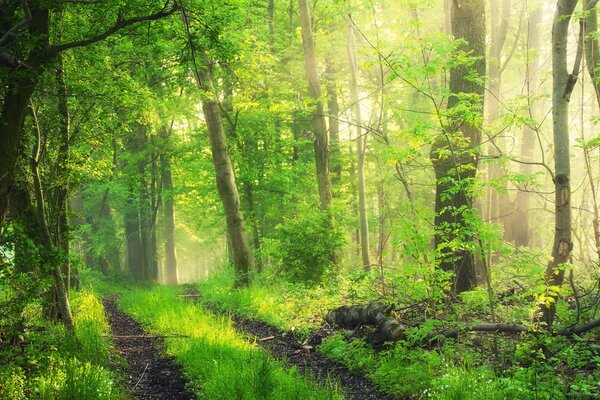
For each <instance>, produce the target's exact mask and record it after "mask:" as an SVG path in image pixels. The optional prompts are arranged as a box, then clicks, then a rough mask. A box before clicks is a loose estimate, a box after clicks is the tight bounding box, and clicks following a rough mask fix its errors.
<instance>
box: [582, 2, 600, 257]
mask: <svg viewBox="0 0 600 400" xmlns="http://www.w3.org/2000/svg"><path fill="white" fill-rule="evenodd" d="M594 4H595V1H594V0H585V3H584V10H585V11H586V12H587V13H588V14H587V18H585V20H584V21H583V23H584V27H585V31H584V35H585V50H584V51H585V60H586V65H587V70H588V74H589V75H590V78H591V81H592V85H593V87H594V92H595V93H596V104H597V105H598V106H599V107H600V80H599V79H598V74H597V73H596V68H598V63H599V61H600V54H599V52H600V48H599V46H598V36H597V35H598V11H597V9H596V6H595V5H594ZM592 5H594V7H592ZM583 153H584V160H585V171H586V175H587V177H588V182H589V184H590V189H591V192H592V196H591V197H592V206H593V212H594V220H593V221H592V226H593V229H594V245H595V246H596V254H597V256H598V259H600V211H599V209H598V197H597V194H596V184H595V182H594V178H593V174H592V165H591V159H590V150H589V149H587V148H586V147H585V146H584V149H583ZM582 251H583V249H582Z"/></svg>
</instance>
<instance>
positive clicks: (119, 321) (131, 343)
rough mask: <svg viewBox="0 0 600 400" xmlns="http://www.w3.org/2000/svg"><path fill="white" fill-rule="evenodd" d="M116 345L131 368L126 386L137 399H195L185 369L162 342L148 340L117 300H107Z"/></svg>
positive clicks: (109, 320)
mask: <svg viewBox="0 0 600 400" xmlns="http://www.w3.org/2000/svg"><path fill="white" fill-rule="evenodd" d="M104 308H105V309H106V313H107V315H108V322H109V324H110V327H111V330H112V334H113V341H114V343H115V345H116V346H117V348H118V349H119V351H120V352H121V353H122V355H123V357H124V358H125V360H127V363H128V364H129V370H128V371H126V372H127V379H126V382H125V385H126V388H127V391H128V392H129V394H131V396H132V397H133V398H134V399H144V400H146V399H148V400H150V399H152V400H155V399H164V400H167V399H168V400H189V399H195V397H194V395H193V394H190V393H189V392H188V391H186V389H185V380H184V378H183V373H182V371H181V368H180V367H178V366H177V365H176V364H174V362H173V360H172V359H170V358H168V357H166V356H165V355H164V353H163V351H162V349H163V346H162V339H160V338H157V337H148V334H147V333H146V332H145V331H144V329H143V328H142V326H141V325H140V324H139V323H137V322H136V321H135V320H134V319H133V318H131V317H130V316H128V315H127V314H125V313H123V312H122V311H121V310H119V308H118V307H117V303H116V298H115V297H108V298H106V299H104Z"/></svg>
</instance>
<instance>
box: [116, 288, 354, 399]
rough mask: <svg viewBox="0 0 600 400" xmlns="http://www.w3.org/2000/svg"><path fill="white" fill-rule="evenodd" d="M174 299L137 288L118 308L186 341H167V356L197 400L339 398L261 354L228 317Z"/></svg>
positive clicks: (166, 292) (167, 291)
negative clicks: (180, 372) (178, 368)
mask: <svg viewBox="0 0 600 400" xmlns="http://www.w3.org/2000/svg"><path fill="white" fill-rule="evenodd" d="M176 294H177V289H175V288H166V287H155V288H153V289H151V290H142V289H136V290H132V291H130V292H127V293H125V294H123V296H122V297H121V299H120V300H119V304H120V305H121V306H122V307H123V309H124V310H125V311H126V312H128V313H130V314H131V315H132V316H134V317H135V318H136V319H137V320H139V321H141V322H142V323H143V324H144V325H145V326H146V327H147V328H148V329H149V330H151V331H153V332H156V333H160V334H166V335H168V334H176V335H185V336H187V337H186V338H173V339H168V340H167V341H166V344H167V352H168V353H169V354H172V355H173V356H175V358H176V360H177V362H178V363H180V364H181V365H182V367H183V369H184V373H185V375H186V377H187V379H188V382H189V383H190V386H191V388H192V389H193V390H194V391H195V392H196V394H197V396H198V397H199V398H201V399H223V400H226V399H248V400H250V399H256V400H259V399H265V400H266V399H281V400H284V399H298V400H300V399H315V400H317V399H341V398H342V396H341V394H340V393H339V391H338V389H337V388H336V387H334V386H331V387H328V388H323V387H319V386H317V385H316V384H313V383H312V382H311V380H310V379H308V378H303V377H301V376H300V375H299V374H298V373H297V372H296V371H295V370H294V369H286V368H284V366H283V365H282V364H281V363H279V362H276V361H274V360H273V359H271V358H270V357H267V356H265V355H264V354H262V353H261V352H260V350H258V349H257V348H256V347H255V346H254V345H253V344H251V343H249V342H248V341H247V340H245V339H244V338H243V337H242V336H240V335H239V334H237V333H236V332H235V330H234V329H233V328H232V326H231V320H230V319H229V318H227V317H214V316H212V315H211V314H209V313H207V312H206V311H204V310H203V308H202V307H201V306H199V305H195V304H193V303H191V302H188V301H185V300H182V299H178V298H177V297H176Z"/></svg>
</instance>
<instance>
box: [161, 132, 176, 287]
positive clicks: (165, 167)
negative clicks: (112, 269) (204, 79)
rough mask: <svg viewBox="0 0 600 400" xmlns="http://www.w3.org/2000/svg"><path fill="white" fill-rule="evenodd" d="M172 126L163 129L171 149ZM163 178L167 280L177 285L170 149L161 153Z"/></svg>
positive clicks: (163, 137)
mask: <svg viewBox="0 0 600 400" xmlns="http://www.w3.org/2000/svg"><path fill="white" fill-rule="evenodd" d="M169 133H170V128H167V127H165V128H164V129H162V130H161V136H162V139H163V141H164V142H163V147H166V148H167V149H170V146H169V145H168V143H169V137H170V135H169ZM160 164H161V179H162V191H161V196H162V204H163V234H164V237H165V282H166V284H167V285H177V284H178V283H179V274H178V271H177V253H176V251H175V206H174V201H173V198H174V193H173V176H172V173H171V154H170V150H166V151H163V152H162V153H161V155H160Z"/></svg>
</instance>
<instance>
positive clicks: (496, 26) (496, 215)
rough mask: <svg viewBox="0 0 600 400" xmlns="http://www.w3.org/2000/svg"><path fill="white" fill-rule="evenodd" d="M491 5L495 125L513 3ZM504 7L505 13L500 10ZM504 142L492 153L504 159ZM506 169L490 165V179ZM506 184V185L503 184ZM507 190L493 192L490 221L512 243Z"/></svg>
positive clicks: (491, 86)
mask: <svg viewBox="0 0 600 400" xmlns="http://www.w3.org/2000/svg"><path fill="white" fill-rule="evenodd" d="M490 5H491V13H490V14H491V15H490V19H491V24H492V34H491V44H490V54H489V60H488V65H489V73H488V75H489V78H488V96H487V103H488V104H487V106H488V124H489V125H492V124H493V123H494V122H495V121H496V119H497V118H498V115H499V106H500V96H501V86H502V69H501V67H502V50H503V48H504V44H505V42H506V34H507V32H508V23H509V20H510V11H511V0H502V6H501V7H500V4H499V0H490ZM500 8H501V10H500ZM502 142H503V141H502V140H501V138H499V137H495V138H494V139H493V140H492V142H491V143H490V145H491V148H490V154H491V155H492V156H500V155H501V154H502V149H503V147H504V146H503V143H502ZM503 173H504V172H503V170H502V167H501V166H500V165H499V163H498V162H494V163H490V164H489V166H488V174H489V179H490V180H494V181H497V180H498V179H499V178H500V177H501V176H502V175H503ZM503 185H505V184H503ZM503 189H504V190H501V191H498V190H497V189H495V188H490V190H489V192H488V193H489V210H488V215H487V219H488V220H490V221H494V222H501V223H502V224H503V225H504V237H505V239H507V240H509V239H510V238H509V236H510V234H509V233H508V227H507V226H506V219H507V216H508V214H510V204H509V203H510V199H509V197H508V194H507V193H506V187H504V188H503Z"/></svg>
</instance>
